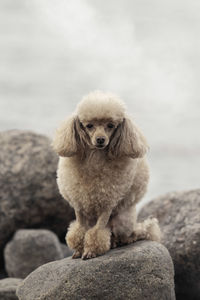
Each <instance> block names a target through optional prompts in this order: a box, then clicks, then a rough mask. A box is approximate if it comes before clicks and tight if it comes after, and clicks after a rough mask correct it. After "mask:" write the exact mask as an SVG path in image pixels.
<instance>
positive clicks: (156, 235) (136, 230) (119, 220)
mask: <svg viewBox="0 0 200 300" xmlns="http://www.w3.org/2000/svg"><path fill="white" fill-rule="evenodd" d="M110 226H111V231H112V237H111V248H115V247H117V246H122V245H127V244H130V243H133V242H136V241H138V240H152V241H158V242H159V241H160V237H161V232H160V228H159V225H158V221H157V219H155V218H153V219H151V218H149V219H146V220H145V221H143V222H141V223H137V216H136V209H135V207H132V208H129V209H124V210H122V211H120V212H119V213H118V215H116V216H115V217H113V218H112V219H111V221H110Z"/></svg>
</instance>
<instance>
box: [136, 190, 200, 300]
mask: <svg viewBox="0 0 200 300" xmlns="http://www.w3.org/2000/svg"><path fill="white" fill-rule="evenodd" d="M149 215H152V216H155V217H156V218H158V220H159V223H160V226H161V231H162V233H163V239H162V241H163V244H164V245H165V246H166V247H167V249H168V250H169V252H170V254H171V256H172V259H173V262H174V267H175V286H176V297H177V299H178V300H184V299H190V300H197V299H199V297H200V255H199V253H200V189H198V190H193V191H187V192H174V193H169V194H167V195H165V196H162V197H159V198H157V199H155V200H153V201H152V202H150V203H149V204H147V205H146V206H145V207H144V208H143V209H142V211H141V212H140V214H139V219H140V220H142V219H145V218H146V217H147V216H149Z"/></svg>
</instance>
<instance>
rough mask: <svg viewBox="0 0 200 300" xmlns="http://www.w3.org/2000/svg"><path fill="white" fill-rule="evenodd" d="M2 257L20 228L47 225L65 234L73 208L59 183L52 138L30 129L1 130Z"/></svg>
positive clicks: (0, 247) (0, 216) (0, 241)
mask: <svg viewBox="0 0 200 300" xmlns="http://www.w3.org/2000/svg"><path fill="white" fill-rule="evenodd" d="M0 145H1V151H0V259H1V257H2V251H3V248H4V246H5V244H6V243H7V242H8V241H9V239H10V238H11V236H12V235H13V233H14V232H15V231H16V230H17V229H19V228H47V229H50V230H53V231H54V232H56V233H57V234H58V235H59V237H61V238H64V235H65V233H66V231H67V226H68V224H69V221H70V220H71V219H72V218H73V211H72V209H71V208H70V207H69V205H68V204H67V202H66V201H65V200H64V199H62V197H61V196H60V194H59V192H58V188H57V184H56V169H57V162H58V158H57V156H56V154H55V153H54V151H53V150H52V149H51V145H50V140H49V139H48V138H47V137H45V136H43V135H39V134H35V133H32V132H28V131H19V130H11V131H6V132H0Z"/></svg>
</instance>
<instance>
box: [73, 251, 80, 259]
mask: <svg viewBox="0 0 200 300" xmlns="http://www.w3.org/2000/svg"><path fill="white" fill-rule="evenodd" d="M81 256H82V253H81V252H80V251H77V250H76V251H74V253H73V255H72V258H73V259H76V258H81Z"/></svg>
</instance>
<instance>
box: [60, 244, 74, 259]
mask: <svg viewBox="0 0 200 300" xmlns="http://www.w3.org/2000/svg"><path fill="white" fill-rule="evenodd" d="M60 245H61V248H62V252H63V257H68V256H72V254H73V251H72V250H71V249H70V248H69V247H68V246H67V245H66V244H62V243H61V244H60Z"/></svg>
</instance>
